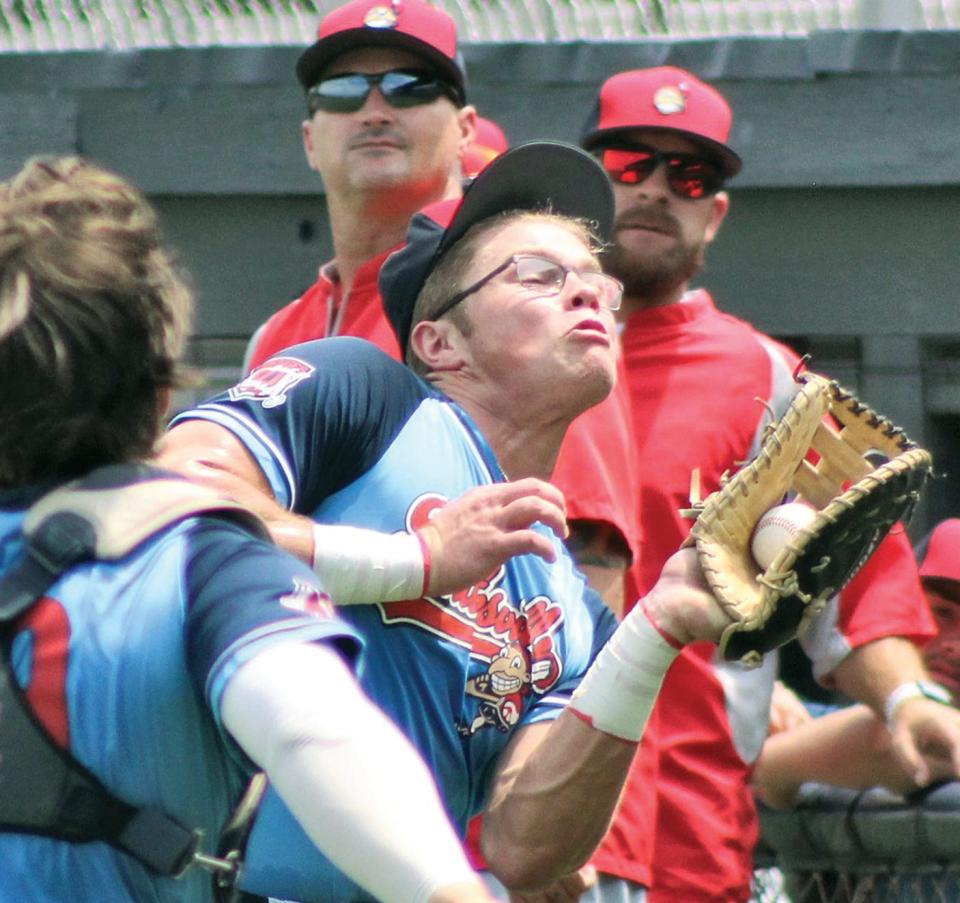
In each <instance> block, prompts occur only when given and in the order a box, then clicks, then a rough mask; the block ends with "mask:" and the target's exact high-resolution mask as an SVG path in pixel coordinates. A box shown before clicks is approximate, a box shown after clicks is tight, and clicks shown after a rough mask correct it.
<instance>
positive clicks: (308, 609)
mask: <svg viewBox="0 0 960 903" xmlns="http://www.w3.org/2000/svg"><path fill="white" fill-rule="evenodd" d="M280 604H281V605H282V606H283V607H284V608H289V609H290V610H291V611H300V612H303V613H304V614H307V615H313V616H314V617H316V618H332V617H333V616H334V614H333V600H332V599H331V598H330V597H329V596H328V595H327V594H326V593H325V592H322V591H321V590H319V589H317V587H315V586H314V585H313V584H312V583H307V582H306V580H300V579H298V578H297V577H294V578H293V591H292V592H289V593H287V594H286V595H285V596H281V597H280Z"/></svg>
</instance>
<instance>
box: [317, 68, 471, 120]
mask: <svg viewBox="0 0 960 903" xmlns="http://www.w3.org/2000/svg"><path fill="white" fill-rule="evenodd" d="M374 88H379V89H380V93H381V94H382V95H383V99H384V100H385V101H386V102H387V103H388V104H390V106H391V107H397V108H400V109H402V108H404V107H418V106H422V105H423V104H428V103H433V101H435V100H436V99H437V98H438V97H449V98H450V99H451V100H452V101H453V102H454V103H455V104H457V105H458V106H460V105H461V103H462V101H461V100H460V95H459V92H458V91H457V89H456V87H455V86H454V85H452V84H450V83H449V82H446V81H444V80H443V79H442V78H439V77H438V76H437V75H436V74H434V73H432V72H426V71H424V70H421V69H390V70H388V71H387V72H376V73H374V74H372V75H370V74H368V73H366V72H345V73H343V74H342V75H331V76H330V78H324V79H321V80H320V81H318V82H317V83H316V84H315V85H314V86H313V87H312V88H310V89H308V91H307V101H308V103H309V105H310V112H311V113H315V112H316V111H317V110H323V111H324V112H325V113H355V112H356V111H357V110H359V109H360V108H361V107H362V106H363V105H364V104H365V103H366V102H367V98H368V97H369V96H370V92H371V91H372V90H373V89H374Z"/></svg>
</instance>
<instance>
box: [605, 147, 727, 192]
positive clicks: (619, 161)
mask: <svg viewBox="0 0 960 903" xmlns="http://www.w3.org/2000/svg"><path fill="white" fill-rule="evenodd" d="M600 162H601V164H603V168H604V169H605V170H606V171H607V175H608V176H609V177H610V178H611V179H612V180H613V181H614V182H619V183H620V184H621V185H639V184H640V183H641V182H644V181H646V180H647V179H649V178H650V176H652V175H653V173H654V172H655V171H656V169H657V167H658V166H659V165H660V164H661V163H662V164H663V165H664V166H666V168H667V185H669V186H670V190H671V191H672V192H673V193H674V194H675V195H677V197H681V198H686V199H687V200H691V201H696V200H699V199H700V198H708V197H710V196H711V195H714V194H716V193H717V192H718V191H719V190H720V189H721V188H723V173H722V171H721V169H720V165H719V164H718V163H717V162H716V161H715V160H713V159H711V158H710V157H703V156H700V155H698V154H682V153H679V152H676V151H658V150H656V148H653V147H647V146H646V145H645V144H629V145H624V146H622V147H605V148H603V149H602V150H601V152H600Z"/></svg>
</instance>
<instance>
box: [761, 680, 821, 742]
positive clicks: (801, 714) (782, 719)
mask: <svg viewBox="0 0 960 903" xmlns="http://www.w3.org/2000/svg"><path fill="white" fill-rule="evenodd" d="M812 720H813V716H812V715H811V714H810V712H808V711H807V707H806V706H805V705H804V704H803V703H802V702H801V701H800V698H799V697H798V696H797V694H796V693H794V692H793V690H791V689H790V688H789V687H788V686H787V685H786V684H784V683H783V681H779V680H778V681H775V682H774V684H773V696H772V698H771V699H770V734H771V735H773V734H780V733H783V732H784V731H789V730H793V729H794V728H797V727H800V725H801V724H806V723H807V722H808V721H812Z"/></svg>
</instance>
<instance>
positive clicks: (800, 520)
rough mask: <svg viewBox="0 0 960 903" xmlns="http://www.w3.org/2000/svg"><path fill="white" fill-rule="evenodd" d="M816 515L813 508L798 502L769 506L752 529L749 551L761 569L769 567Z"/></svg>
mask: <svg viewBox="0 0 960 903" xmlns="http://www.w3.org/2000/svg"><path fill="white" fill-rule="evenodd" d="M816 516H817V512H816V511H815V510H814V509H813V508H811V507H810V506H809V505H803V504H801V503H800V502H788V503H787V504H785V505H777V506H776V507H775V508H771V509H770V510H769V511H768V512H767V513H766V514H764V515H763V517H761V518H760V520H758V521H757V525H756V527H754V529H753V539H752V540H751V542H750V551H751V552H753V557H754V560H755V561H756V562H757V564H758V565H760V567H761V568H762V569H763V570H766V569H767V568H768V567H770V565H771V564H773V561H774V559H775V558H776V557H777V555H779V554H780V552H781V550H782V549H783V547H784V546H785V545H786V544H787V543H788V542H790V540H791V539H793V538H794V537H795V536H796V535H797V534H798V533H799V532H800V530H801V529H802V528H803V527H806V526H807V525H808V524H810V523H811V521H813V519H814V518H815V517H816Z"/></svg>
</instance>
